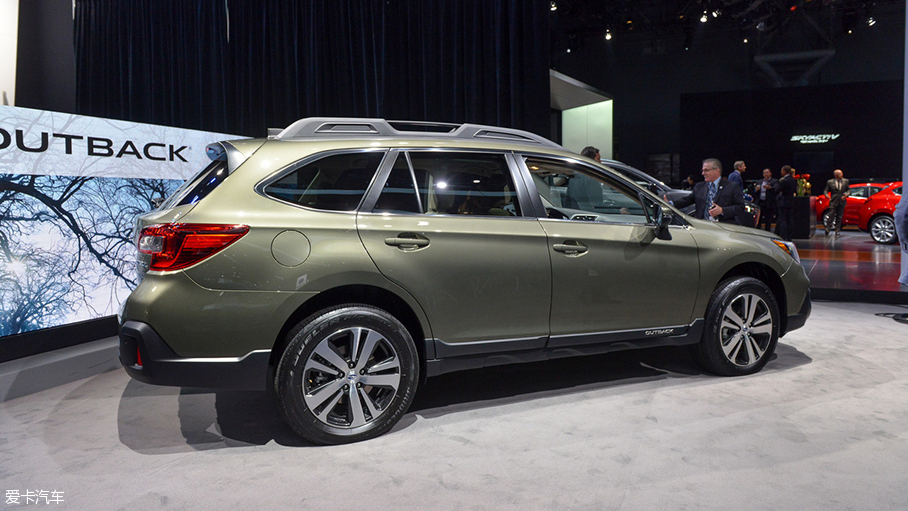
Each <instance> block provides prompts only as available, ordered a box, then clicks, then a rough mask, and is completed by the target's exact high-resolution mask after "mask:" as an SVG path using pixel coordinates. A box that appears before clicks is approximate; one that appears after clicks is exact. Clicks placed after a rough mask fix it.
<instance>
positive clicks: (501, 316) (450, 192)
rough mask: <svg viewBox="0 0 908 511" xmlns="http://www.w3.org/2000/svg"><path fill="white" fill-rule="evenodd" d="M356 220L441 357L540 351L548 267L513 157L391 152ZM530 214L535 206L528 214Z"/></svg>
mask: <svg viewBox="0 0 908 511" xmlns="http://www.w3.org/2000/svg"><path fill="white" fill-rule="evenodd" d="M394 153H396V160H392V161H394V164H393V165H390V166H386V168H385V169H383V171H382V173H381V175H380V176H379V178H378V181H377V183H376V185H377V186H376V187H375V188H374V189H373V192H371V193H370V196H369V198H367V200H366V202H365V203H364V205H363V208H362V212H360V213H359V215H358V218H357V223H358V230H359V233H360V237H361V239H362V241H363V243H364V245H365V247H366V250H367V251H368V252H369V255H370V256H371V257H372V259H373V260H374V261H375V264H376V266H377V267H378V269H379V270H380V271H381V272H382V274H383V275H384V276H385V277H387V278H388V279H389V280H391V281H392V282H394V283H396V284H398V285H399V286H401V287H402V288H404V289H405V290H406V291H407V292H409V293H410V294H411V295H412V296H413V297H414V298H415V299H416V300H417V301H418V302H419V303H420V305H421V306H422V307H423V309H424V311H425V313H426V315H427V316H428V318H429V322H430V324H431V327H432V332H433V334H434V337H435V338H436V339H437V340H439V341H440V342H437V343H436V347H437V348H436V349H437V350H438V356H439V357H444V356H451V355H464V354H478V353H487V352H495V351H509V350H515V349H530V348H541V347H542V346H544V344H545V339H546V337H547V335H548V321H549V303H550V298H551V269H550V261H549V254H548V247H547V242H546V235H545V233H544V232H543V230H542V228H541V227H540V225H539V222H537V220H536V218H535V217H533V216H532V214H530V215H528V216H525V215H524V209H525V204H524V203H525V202H526V189H525V188H521V189H517V188H516V187H515V182H516V181H515V179H514V176H513V174H512V173H513V172H514V169H515V165H514V161H513V157H512V156H511V155H509V154H507V153H502V152H466V151H439V150H431V151H429V150H422V151H421V150H411V151H392V155H393V154H394ZM530 211H532V208H530Z"/></svg>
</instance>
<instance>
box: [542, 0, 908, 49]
mask: <svg viewBox="0 0 908 511" xmlns="http://www.w3.org/2000/svg"><path fill="white" fill-rule="evenodd" d="M552 4H553V7H557V9H553V10H552V11H551V15H552V19H553V27H552V28H553V34H554V35H555V38H556V44H557V45H558V46H563V45H564V44H565V41H568V40H570V39H578V38H585V37H593V36H596V37H598V36H604V35H605V33H606V31H611V33H612V34H613V35H615V36H617V35H620V34H628V33H634V34H653V35H656V36H666V35H670V34H673V33H682V34H683V33H685V32H689V31H691V30H692V29H693V28H694V27H696V26H698V25H699V24H701V21H700V18H701V17H702V16H704V14H705V15H706V18H707V22H706V23H703V26H704V27H706V28H708V29H709V30H737V31H740V32H742V33H744V35H745V36H746V35H747V34H749V33H752V34H753V35H754V36H756V35H757V34H763V35H770V34H773V33H776V32H781V31H785V30H786V29H787V28H788V27H789V26H790V25H792V24H793V23H792V21H794V20H800V21H807V22H808V23H817V24H819V25H822V27H821V28H822V29H823V30H828V29H830V28H831V29H832V31H833V32H837V33H843V32H847V31H848V30H849V29H852V28H858V27H860V26H861V25H862V24H863V25H866V24H867V23H868V20H869V18H872V17H873V16H874V15H875V14H876V15H877V16H879V15H880V14H883V13H893V12H902V13H904V9H905V0H554V1H553V2H552ZM811 20H812V21H811ZM830 21H832V22H834V23H835V25H836V26H834V27H828V25H830Z"/></svg>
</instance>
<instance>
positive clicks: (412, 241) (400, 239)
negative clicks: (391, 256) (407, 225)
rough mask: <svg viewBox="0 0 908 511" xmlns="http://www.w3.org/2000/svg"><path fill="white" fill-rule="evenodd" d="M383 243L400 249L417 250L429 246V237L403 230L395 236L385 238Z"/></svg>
mask: <svg viewBox="0 0 908 511" xmlns="http://www.w3.org/2000/svg"><path fill="white" fill-rule="evenodd" d="M385 245H388V246H391V247H397V248H399V249H401V250H417V249H420V248H423V247H428V246H429V238H426V237H425V236H421V235H419V234H415V233H410V232H404V233H401V234H398V235H397V237H396V238H385Z"/></svg>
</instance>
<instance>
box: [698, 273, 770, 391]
mask: <svg viewBox="0 0 908 511" xmlns="http://www.w3.org/2000/svg"><path fill="white" fill-rule="evenodd" d="M779 323H780V321H779V306H778V304H777V303H776V299H775V297H774V296H773V294H772V291H770V289H769V288H768V287H767V286H766V284H764V283H763V282H761V281H759V280H757V279H754V278H751V277H733V278H731V279H728V280H725V281H723V282H721V283H720V284H719V286H718V287H717V288H716V290H715V291H714V292H713V295H712V297H711V298H710V300H709V305H708V306H707V309H706V329H705V331H704V333H703V338H702V339H701V340H700V343H699V344H697V345H695V346H694V347H693V349H694V350H695V353H694V355H695V358H696V359H697V360H698V361H699V362H701V363H702V364H703V366H704V367H705V368H706V369H707V370H708V371H710V372H713V373H716V374H719V375H722V376H743V375H747V374H753V373H756V372H758V371H759V370H760V369H762V368H763V366H765V365H766V363H767V362H769V359H770V357H772V354H773V352H774V351H775V349H776V344H777V342H778V340H779Z"/></svg>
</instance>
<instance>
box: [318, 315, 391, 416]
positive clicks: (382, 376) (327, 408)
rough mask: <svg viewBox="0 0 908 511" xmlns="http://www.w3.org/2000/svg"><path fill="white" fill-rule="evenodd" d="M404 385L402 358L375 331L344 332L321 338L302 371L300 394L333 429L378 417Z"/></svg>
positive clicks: (352, 330) (359, 329) (356, 328)
mask: <svg viewBox="0 0 908 511" xmlns="http://www.w3.org/2000/svg"><path fill="white" fill-rule="evenodd" d="M400 384H401V367H400V357H399V356H398V353H397V352H396V351H395V349H394V347H393V346H392V344H391V343H390V342H389V341H388V339H386V338H385V337H384V336H382V335H381V334H380V333H378V332H376V331H375V330H371V329H369V328H365V327H353V328H344V329H341V330H338V331H337V332H335V333H333V334H332V335H330V336H328V337H326V338H325V339H323V340H322V341H321V342H320V343H319V344H318V346H316V348H315V349H314V350H313V351H312V352H311V353H310V354H309V358H308V359H307V360H306V364H305V366H304V368H303V378H302V387H303V388H302V391H303V399H304V400H305V401H306V406H308V407H309V409H310V410H311V411H312V413H313V414H314V415H315V417H316V418H317V419H318V420H319V421H321V422H323V423H325V424H327V425H329V426H332V427H335V428H358V427H360V426H364V425H366V424H369V423H371V422H373V421H375V420H376V419H378V418H379V417H380V416H381V415H382V414H383V413H385V411H387V410H388V406H389V405H390V404H391V402H392V400H393V399H394V396H395V395H397V392H398V389H399V387H400Z"/></svg>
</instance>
